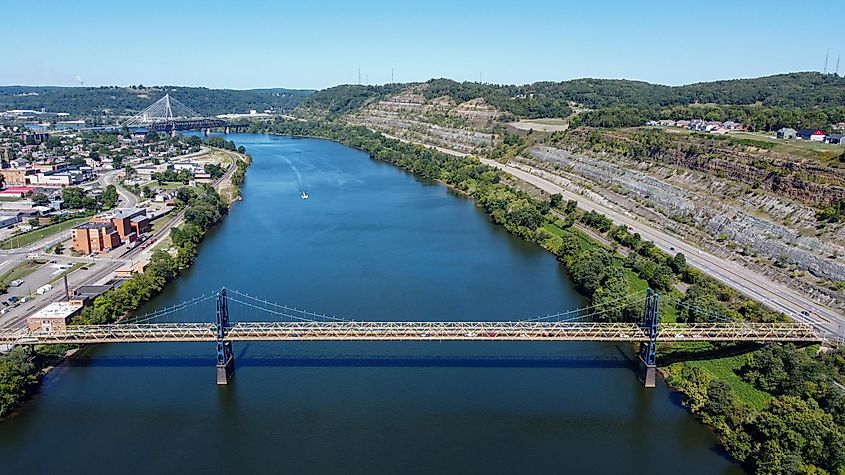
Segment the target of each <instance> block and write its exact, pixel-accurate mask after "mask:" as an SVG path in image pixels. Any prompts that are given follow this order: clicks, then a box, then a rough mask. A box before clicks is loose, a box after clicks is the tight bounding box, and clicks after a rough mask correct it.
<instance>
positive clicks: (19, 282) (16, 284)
mask: <svg viewBox="0 0 845 475" xmlns="http://www.w3.org/2000/svg"><path fill="white" fill-rule="evenodd" d="M21 285H23V281H22V280H21V279H15V280H13V281H11V282H9V287H20V286H21Z"/></svg>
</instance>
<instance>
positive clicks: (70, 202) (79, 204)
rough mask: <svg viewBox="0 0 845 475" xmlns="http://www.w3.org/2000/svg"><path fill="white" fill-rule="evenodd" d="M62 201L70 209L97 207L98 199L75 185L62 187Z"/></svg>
mask: <svg viewBox="0 0 845 475" xmlns="http://www.w3.org/2000/svg"><path fill="white" fill-rule="evenodd" d="M62 202H63V204H64V207H65V208H70V209H83V208H84V209H89V210H94V209H97V200H95V199H94V198H92V197H91V196H88V195H87V194H86V193H85V191H83V190H82V189H81V188H78V187H75V186H69V187H67V188H63V189H62Z"/></svg>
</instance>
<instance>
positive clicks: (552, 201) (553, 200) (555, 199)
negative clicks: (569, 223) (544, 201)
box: [549, 193, 563, 208]
mask: <svg viewBox="0 0 845 475" xmlns="http://www.w3.org/2000/svg"><path fill="white" fill-rule="evenodd" d="M561 201H563V195H561V194H560V193H555V194H553V195H551V196H549V206H551V207H552V208H557V207H558V206H559V205H560V202H561Z"/></svg>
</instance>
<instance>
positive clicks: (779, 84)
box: [426, 72, 845, 108]
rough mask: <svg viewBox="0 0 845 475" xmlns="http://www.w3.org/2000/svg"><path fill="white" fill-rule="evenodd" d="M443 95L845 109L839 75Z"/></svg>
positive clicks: (540, 86)
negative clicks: (672, 84) (844, 107)
mask: <svg viewBox="0 0 845 475" xmlns="http://www.w3.org/2000/svg"><path fill="white" fill-rule="evenodd" d="M443 95H445V96H451V97H454V98H455V99H459V100H468V99H471V98H473V97H488V96H489V97H494V98H497V99H499V98H510V99H519V98H523V97H530V98H533V99H534V100H537V101H544V100H545V101H559V102H564V103H565V102H569V101H571V102H576V103H578V104H581V105H584V106H587V107H591V108H598V107H608V106H613V105H638V106H652V107H663V106H672V105H688V104H695V103H702V104H708V103H712V104H721V105H751V104H758V103H759V104H762V105H765V106H778V107H799V108H808V107H838V106H845V78H843V77H841V76H838V75H834V74H821V73H817V72H802V73H789V74H778V75H775V76H766V77H760V78H752V79H731V80H727V81H713V82H702V83H696V84H688V85H684V86H664V85H660V84H650V83H647V82H642V81H629V80H625V79H574V80H571V81H563V82H537V83H534V84H527V85H524V86H507V85H506V86H499V85H494V84H479V83H475V82H464V83H458V82H455V81H452V80H449V79H433V80H431V81H429V88H428V90H427V91H426V96H427V97H429V98H433V97H437V96H443ZM491 102H496V101H491ZM515 102H516V101H515Z"/></svg>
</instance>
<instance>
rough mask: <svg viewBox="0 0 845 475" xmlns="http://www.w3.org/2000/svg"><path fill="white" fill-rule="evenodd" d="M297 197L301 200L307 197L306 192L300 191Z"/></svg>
mask: <svg viewBox="0 0 845 475" xmlns="http://www.w3.org/2000/svg"><path fill="white" fill-rule="evenodd" d="M299 197H300V198H302V199H303V200H307V199H308V192H307V191H302V192H300V193H299Z"/></svg>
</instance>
